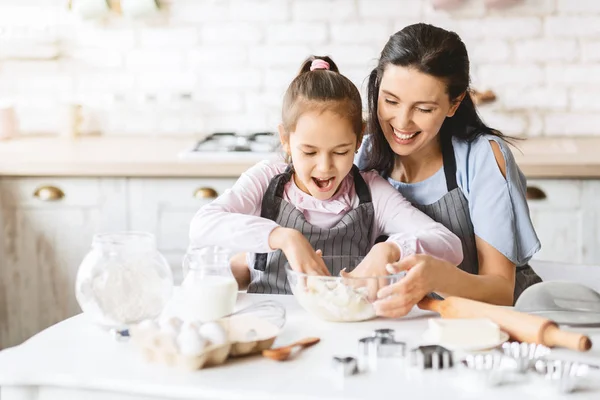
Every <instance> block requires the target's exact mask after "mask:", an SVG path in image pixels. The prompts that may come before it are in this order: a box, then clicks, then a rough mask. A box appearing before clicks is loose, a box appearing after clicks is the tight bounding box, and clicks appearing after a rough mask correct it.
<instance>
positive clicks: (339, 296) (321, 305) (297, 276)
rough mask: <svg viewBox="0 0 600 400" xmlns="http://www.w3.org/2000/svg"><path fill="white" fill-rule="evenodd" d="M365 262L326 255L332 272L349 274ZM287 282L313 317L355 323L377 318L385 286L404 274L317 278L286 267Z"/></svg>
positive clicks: (325, 259)
mask: <svg viewBox="0 0 600 400" xmlns="http://www.w3.org/2000/svg"><path fill="white" fill-rule="evenodd" d="M362 260H363V257H354V256H324V257H323V261H324V262H325V265H327V267H328V268H329V271H330V272H333V273H334V274H336V275H339V271H341V270H342V269H344V268H346V271H347V272H350V271H352V270H354V268H356V266H357V265H358V264H360V262H361V261H362ZM286 272H287V279H288V282H289V284H290V288H291V289H292V293H293V294H294V296H295V297H296V299H297V300H298V303H300V305H301V306H302V307H303V308H304V309H305V310H306V311H308V312H309V313H311V314H312V315H314V316H316V317H318V318H320V319H323V320H326V321H334V322H356V321H366V320H369V319H372V318H375V309H374V307H373V302H375V300H377V291H378V289H380V288H382V287H383V286H387V285H391V284H394V283H396V282H398V281H399V280H400V279H402V277H404V275H405V273H404V272H402V273H399V274H394V275H384V276H373V277H363V278H354V277H352V278H349V277H348V278H346V277H341V276H315V275H307V274H304V273H301V272H297V271H294V270H292V268H291V267H290V265H289V264H286Z"/></svg>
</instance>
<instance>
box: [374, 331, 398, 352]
mask: <svg viewBox="0 0 600 400" xmlns="http://www.w3.org/2000/svg"><path fill="white" fill-rule="evenodd" d="M395 336H396V331H394V330H393V329H376V330H375V331H373V337H374V338H375V344H376V348H377V356H378V357H404V356H405V355H406V343H404V342H400V341H397V340H396V339H395Z"/></svg>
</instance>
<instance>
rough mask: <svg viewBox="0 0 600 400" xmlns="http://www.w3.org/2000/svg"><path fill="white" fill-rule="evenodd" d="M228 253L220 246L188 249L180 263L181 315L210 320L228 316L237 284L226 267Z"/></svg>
mask: <svg viewBox="0 0 600 400" xmlns="http://www.w3.org/2000/svg"><path fill="white" fill-rule="evenodd" d="M229 256H230V253H229V252H228V251H226V250H225V249H222V248H219V247H204V248H190V249H189V250H188V252H187V253H186V255H185V257H184V261H183V269H184V276H185V277H184V279H183V282H182V284H181V289H182V297H183V310H182V314H183V315H182V316H183V317H184V318H185V319H186V320H193V321H203V322H204V321H213V320H216V319H219V318H221V317H223V316H225V315H228V314H231V313H232V312H233V310H234V308H235V302H236V300H237V293H238V284H237V281H236V280H235V278H234V276H233V274H232V272H231V268H230V266H229Z"/></svg>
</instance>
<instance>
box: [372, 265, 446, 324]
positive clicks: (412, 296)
mask: <svg viewBox="0 0 600 400" xmlns="http://www.w3.org/2000/svg"><path fill="white" fill-rule="evenodd" d="M449 268H456V267H455V266H454V265H453V264H451V263H449V262H448V261H444V260H441V259H439V258H436V257H433V256H430V255H427V254H415V255H412V256H410V257H407V258H405V259H403V260H400V261H398V262H396V263H393V264H390V265H389V266H388V269H389V270H390V271H394V272H395V273H397V272H400V271H407V273H406V276H405V277H404V278H402V279H401V280H400V281H399V282H397V283H395V284H393V285H390V286H387V287H384V288H381V289H380V290H379V292H378V293H377V297H378V298H379V299H380V300H378V301H376V302H375V312H376V313H377V315H379V316H381V317H388V318H399V317H403V316H405V315H406V314H408V313H409V312H410V310H411V309H412V308H413V307H414V306H415V305H416V304H417V303H418V302H419V301H421V299H423V297H425V296H427V295H428V294H429V293H431V292H434V291H435V290H436V289H437V288H438V287H440V285H439V282H440V280H443V279H444V277H445V276H446V273H445V271H447V270H448V269H449Z"/></svg>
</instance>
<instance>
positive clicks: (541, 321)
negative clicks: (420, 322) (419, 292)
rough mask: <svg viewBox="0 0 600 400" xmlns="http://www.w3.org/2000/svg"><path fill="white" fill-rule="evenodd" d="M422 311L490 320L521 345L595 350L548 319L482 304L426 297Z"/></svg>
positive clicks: (465, 300)
mask: <svg viewBox="0 0 600 400" xmlns="http://www.w3.org/2000/svg"><path fill="white" fill-rule="evenodd" d="M419 307H420V308H421V309H423V310H430V311H435V312H437V313H439V314H440V315H441V316H442V317H443V318H489V319H491V320H492V321H494V322H495V323H496V324H498V326H500V328H501V329H502V330H503V331H505V332H507V333H508V334H509V335H510V336H511V337H512V338H513V339H515V340H518V341H520V342H528V343H537V344H543V345H544V346H547V347H556V346H560V347H566V348H568V349H572V350H578V351H587V350H589V349H590V348H591V347H592V342H591V340H590V338H589V337H587V336H585V335H582V334H579V333H574V332H566V331H563V330H561V329H559V328H558V326H557V325H556V323H554V322H552V321H550V320H549V319H546V318H542V317H539V316H536V315H529V314H525V313H521V312H518V311H514V310H510V309H508V308H504V307H500V306H495V305H491V304H486V303H482V302H479V301H474V300H469V299H464V298H461V297H452V296H451V297H448V298H446V299H445V300H434V299H431V298H427V297H426V298H424V299H423V300H421V301H420V302H419Z"/></svg>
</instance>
